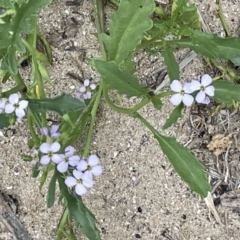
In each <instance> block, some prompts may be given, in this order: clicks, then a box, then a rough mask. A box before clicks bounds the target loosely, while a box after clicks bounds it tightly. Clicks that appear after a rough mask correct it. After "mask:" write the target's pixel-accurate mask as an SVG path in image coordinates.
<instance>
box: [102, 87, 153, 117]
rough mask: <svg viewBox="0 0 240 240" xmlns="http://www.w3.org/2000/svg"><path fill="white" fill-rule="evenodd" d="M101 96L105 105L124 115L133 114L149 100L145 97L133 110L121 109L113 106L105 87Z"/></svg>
mask: <svg viewBox="0 0 240 240" xmlns="http://www.w3.org/2000/svg"><path fill="white" fill-rule="evenodd" d="M103 96H104V98H105V101H106V103H107V104H108V106H109V107H111V108H112V109H113V110H115V111H116V112H119V113H124V114H133V113H135V112H136V111H138V110H139V109H140V108H142V107H143V106H145V105H146V104H147V103H149V102H150V98H147V97H145V98H144V99H143V100H142V101H141V102H140V103H138V104H136V105H135V106H134V107H133V108H121V107H118V106H117V105H115V104H114V103H113V102H112V101H111V99H110V98H109V96H108V89H107V88H106V87H104V88H103Z"/></svg>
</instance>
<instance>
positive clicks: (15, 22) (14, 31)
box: [0, 0, 52, 75]
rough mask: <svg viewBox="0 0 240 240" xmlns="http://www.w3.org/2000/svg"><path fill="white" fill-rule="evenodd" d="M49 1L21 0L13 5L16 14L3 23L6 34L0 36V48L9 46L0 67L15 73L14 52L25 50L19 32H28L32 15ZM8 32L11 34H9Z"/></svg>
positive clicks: (15, 61)
mask: <svg viewBox="0 0 240 240" xmlns="http://www.w3.org/2000/svg"><path fill="white" fill-rule="evenodd" d="M18 2H19V1H18ZM51 2H52V0H41V1H35V0H29V1H27V2H25V1H21V2H19V4H15V5H14V6H15V11H16V14H15V15H14V16H13V17H12V19H11V22H10V23H6V24H3V25H4V28H5V29H4V33H6V36H2V37H1V38H0V44H1V45H2V46H1V48H5V49H7V48H6V46H9V47H8V50H7V52H6V55H5V56H4V59H3V62H2V67H4V69H5V70H9V71H10V72H11V73H12V74H15V75H16V74H17V59H16V57H15V55H16V52H17V51H19V52H21V53H24V52H25V46H24V45H23V43H22V40H21V34H22V33H25V34H28V33H30V32H31V31H32V30H33V24H32V17H33V16H36V14H37V13H38V12H39V11H40V10H41V9H42V8H44V7H46V6H47V5H49V4H50V3H51ZM1 32H2V31H1ZM10 32H11V34H9V33H10ZM2 35H4V34H2Z"/></svg>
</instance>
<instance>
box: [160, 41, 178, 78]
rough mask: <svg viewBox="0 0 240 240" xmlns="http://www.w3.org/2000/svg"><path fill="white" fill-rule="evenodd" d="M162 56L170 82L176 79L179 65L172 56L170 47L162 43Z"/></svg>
mask: <svg viewBox="0 0 240 240" xmlns="http://www.w3.org/2000/svg"><path fill="white" fill-rule="evenodd" d="M162 56H163V57H164V64H165V65H166V66H167V70H168V76H169V78H170V81H171V82H172V81H173V80H178V79H179V66H178V63H177V62H176V59H175V57H174V54H173V50H172V48H171V47H169V46H167V44H164V49H163V52H162Z"/></svg>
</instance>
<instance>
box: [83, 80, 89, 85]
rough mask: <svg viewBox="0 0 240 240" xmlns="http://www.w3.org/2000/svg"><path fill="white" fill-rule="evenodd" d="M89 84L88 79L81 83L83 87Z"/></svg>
mask: <svg viewBox="0 0 240 240" xmlns="http://www.w3.org/2000/svg"><path fill="white" fill-rule="evenodd" d="M89 84H90V80H89V79H85V80H84V83H83V85H84V86H85V87H88V86H89Z"/></svg>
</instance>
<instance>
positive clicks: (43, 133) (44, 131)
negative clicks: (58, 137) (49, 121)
mask: <svg viewBox="0 0 240 240" xmlns="http://www.w3.org/2000/svg"><path fill="white" fill-rule="evenodd" d="M40 133H41V134H42V135H45V136H48V129H47V128H46V127H42V128H40Z"/></svg>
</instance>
